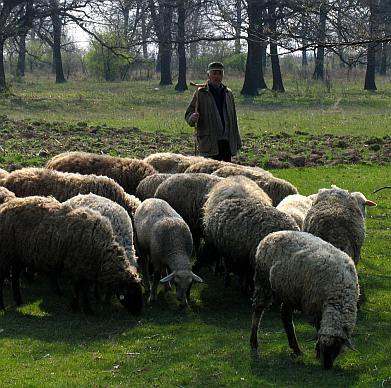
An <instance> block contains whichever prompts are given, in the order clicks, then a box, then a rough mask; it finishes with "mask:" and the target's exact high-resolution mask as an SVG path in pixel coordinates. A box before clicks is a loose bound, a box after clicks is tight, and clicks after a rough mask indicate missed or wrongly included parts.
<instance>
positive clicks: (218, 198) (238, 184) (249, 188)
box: [203, 175, 272, 213]
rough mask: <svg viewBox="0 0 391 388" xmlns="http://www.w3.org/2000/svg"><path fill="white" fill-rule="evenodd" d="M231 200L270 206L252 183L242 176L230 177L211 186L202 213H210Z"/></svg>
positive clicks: (266, 198)
mask: <svg viewBox="0 0 391 388" xmlns="http://www.w3.org/2000/svg"><path fill="white" fill-rule="evenodd" d="M232 198H252V199H253V200H254V201H257V202H259V203H261V204H262V205H265V206H272V200H271V199H270V197H269V196H268V195H267V194H266V193H265V192H264V191H263V190H262V189H261V188H260V187H259V186H258V185H257V184H256V183H255V182H254V181H252V180H251V179H249V178H246V177H245V176H243V175H232V176H229V177H228V178H225V179H223V180H222V181H220V182H217V183H216V184H215V185H214V186H213V188H212V189H211V190H210V191H209V194H208V196H207V201H206V202H205V205H204V208H203V211H204V212H206V213H210V212H211V211H212V209H214V208H215V207H216V206H217V205H218V204H219V203H220V202H222V201H224V200H225V199H232Z"/></svg>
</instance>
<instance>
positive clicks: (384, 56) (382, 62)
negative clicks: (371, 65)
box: [379, 42, 388, 75]
mask: <svg viewBox="0 0 391 388" xmlns="http://www.w3.org/2000/svg"><path fill="white" fill-rule="evenodd" d="M387 52H388V43H386V42H385V43H383V44H382V49H381V58H380V66H379V74H380V75H386V74H387V57H388V55H387Z"/></svg>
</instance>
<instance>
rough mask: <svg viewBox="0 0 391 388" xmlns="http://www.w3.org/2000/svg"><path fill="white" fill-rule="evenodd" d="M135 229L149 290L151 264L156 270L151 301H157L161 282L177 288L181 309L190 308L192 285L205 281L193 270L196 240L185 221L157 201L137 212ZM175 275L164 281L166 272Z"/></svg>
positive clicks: (164, 202)
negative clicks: (192, 261)
mask: <svg viewBox="0 0 391 388" xmlns="http://www.w3.org/2000/svg"><path fill="white" fill-rule="evenodd" d="M134 227H135V231H136V235H137V241H138V247H139V251H140V260H141V263H142V264H141V267H142V271H143V275H144V280H145V283H146V285H147V287H148V286H149V264H152V266H153V272H154V274H153V284H152V289H151V297H150V300H151V301H152V302H155V301H156V300H157V287H158V283H159V281H160V282H161V283H167V282H170V281H173V282H174V283H175V284H176V291H177V299H178V300H179V302H180V305H181V306H185V305H187V304H188V299H189V296H190V288H191V285H192V282H193V281H194V282H199V283H202V282H203V280H202V279H201V278H200V277H199V276H197V275H195V274H194V273H193V272H192V270H191V261H190V258H191V254H192V251H193V239H192V236H191V232H190V229H189V227H188V226H187V224H186V223H185V221H184V220H183V218H182V217H181V216H180V215H179V214H178V213H177V212H176V211H175V210H174V209H173V208H172V207H171V206H170V205H169V204H168V203H167V202H166V201H163V200H161V199H157V198H149V199H146V200H145V201H144V202H142V204H141V205H140V206H139V208H138V209H137V210H136V213H135V216H134ZM166 268H168V269H169V271H171V273H170V274H169V275H167V276H165V277H164V278H161V276H162V271H163V270H164V269H166Z"/></svg>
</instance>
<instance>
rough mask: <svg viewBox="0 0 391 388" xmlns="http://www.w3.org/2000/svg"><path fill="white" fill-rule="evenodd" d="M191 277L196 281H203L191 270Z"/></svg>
mask: <svg viewBox="0 0 391 388" xmlns="http://www.w3.org/2000/svg"><path fill="white" fill-rule="evenodd" d="M191 277H192V279H193V281H195V282H196V283H203V282H204V281H203V280H202V279H201V278H200V277H199V276H198V275H196V274H195V273H193V272H192V273H191Z"/></svg>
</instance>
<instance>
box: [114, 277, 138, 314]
mask: <svg viewBox="0 0 391 388" xmlns="http://www.w3.org/2000/svg"><path fill="white" fill-rule="evenodd" d="M117 297H118V299H119V301H120V303H121V304H122V306H124V307H125V309H126V310H128V311H129V312H130V313H131V314H133V315H138V314H140V313H141V310H142V308H143V292H142V288H141V282H140V281H139V280H138V279H137V280H133V281H131V282H129V283H128V284H127V285H125V286H123V287H121V288H120V290H118V291H117Z"/></svg>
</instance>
